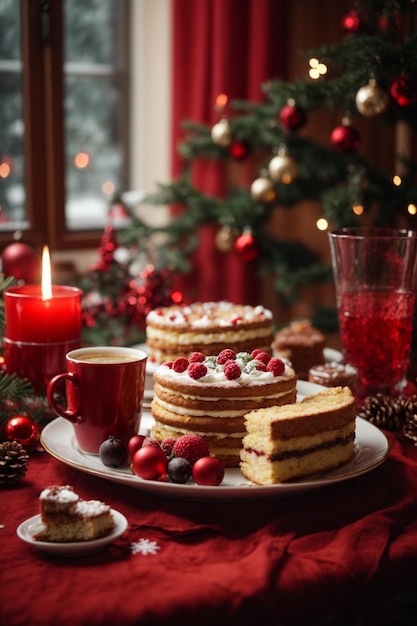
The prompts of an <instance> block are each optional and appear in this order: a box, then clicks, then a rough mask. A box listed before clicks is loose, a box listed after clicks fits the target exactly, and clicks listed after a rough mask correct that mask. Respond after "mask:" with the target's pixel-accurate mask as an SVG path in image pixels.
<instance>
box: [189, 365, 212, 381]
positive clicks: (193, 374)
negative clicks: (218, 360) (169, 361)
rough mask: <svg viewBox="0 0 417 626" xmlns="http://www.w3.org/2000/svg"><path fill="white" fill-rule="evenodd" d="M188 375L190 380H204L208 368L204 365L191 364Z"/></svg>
mask: <svg viewBox="0 0 417 626" xmlns="http://www.w3.org/2000/svg"><path fill="white" fill-rule="evenodd" d="M188 374H189V376H190V378H194V379H196V380H197V379H198V378H203V376H205V375H206V374H207V367H206V366H205V365H204V363H190V365H189V366H188Z"/></svg>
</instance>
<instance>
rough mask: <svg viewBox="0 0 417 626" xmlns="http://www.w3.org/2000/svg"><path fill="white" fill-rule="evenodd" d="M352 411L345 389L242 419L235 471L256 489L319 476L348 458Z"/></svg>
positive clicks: (351, 452) (352, 435)
mask: <svg viewBox="0 0 417 626" xmlns="http://www.w3.org/2000/svg"><path fill="white" fill-rule="evenodd" d="M355 419H356V405H355V399H354V397H353V394H352V392H351V390H350V389H349V388H348V387H333V388H329V389H326V390H325V391H321V392H319V393H317V394H314V395H311V396H307V397H306V398H304V399H303V400H302V401H301V402H295V403H293V404H288V405H286V406H281V407H280V406H276V407H271V408H267V409H259V410H257V411H251V412H250V413H248V414H247V415H246V417H245V428H246V435H245V436H244V438H243V449H242V451H241V463H240V469H241V472H242V474H243V475H244V476H245V477H246V478H248V479H249V480H250V481H252V482H253V483H256V484H258V485H270V484H275V483H282V482H286V481H290V480H294V479H298V478H305V477H307V476H312V475H313V474H319V473H323V472H326V471H329V470H332V469H335V468H337V467H339V465H342V464H344V463H348V462H349V461H351V460H352V458H353V456H354V440H355Z"/></svg>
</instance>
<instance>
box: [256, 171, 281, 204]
mask: <svg viewBox="0 0 417 626" xmlns="http://www.w3.org/2000/svg"><path fill="white" fill-rule="evenodd" d="M250 193H251V197H252V199H253V200H255V201H256V202H264V203H265V204H272V203H273V202H275V200H276V199H277V193H276V191H275V187H274V183H273V181H272V180H271V179H270V178H269V177H268V173H267V171H266V170H262V172H261V173H260V176H259V178H256V179H255V180H254V181H253V183H252V185H251V188H250Z"/></svg>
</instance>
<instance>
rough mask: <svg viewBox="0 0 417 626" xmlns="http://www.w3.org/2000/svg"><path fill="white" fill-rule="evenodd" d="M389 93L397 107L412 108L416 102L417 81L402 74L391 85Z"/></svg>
mask: <svg viewBox="0 0 417 626" xmlns="http://www.w3.org/2000/svg"><path fill="white" fill-rule="evenodd" d="M389 92H390V96H391V98H392V99H393V100H394V101H395V102H396V103H397V104H398V106H400V107H408V106H412V105H414V104H416V102H417V81H416V80H415V79H411V78H410V77H409V76H407V75H405V74H402V75H401V76H398V78H396V79H395V80H394V81H393V82H392V83H391V86H390V89H389Z"/></svg>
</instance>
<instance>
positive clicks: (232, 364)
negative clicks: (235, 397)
mask: <svg viewBox="0 0 417 626" xmlns="http://www.w3.org/2000/svg"><path fill="white" fill-rule="evenodd" d="M241 374H242V372H241V371H240V367H239V365H238V364H237V363H236V361H231V360H230V361H228V362H227V363H225V366H224V375H225V376H226V378H227V380H236V378H240V376H241Z"/></svg>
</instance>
